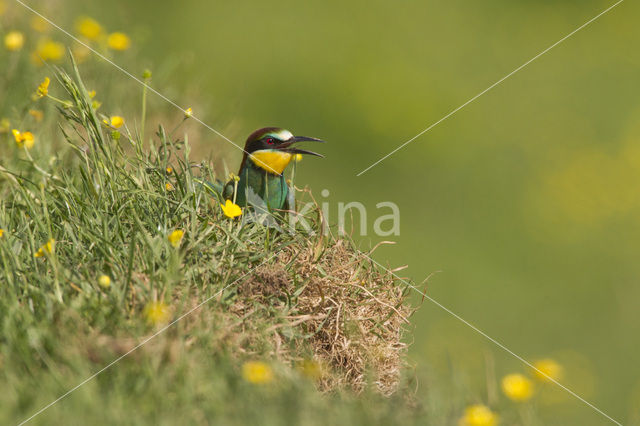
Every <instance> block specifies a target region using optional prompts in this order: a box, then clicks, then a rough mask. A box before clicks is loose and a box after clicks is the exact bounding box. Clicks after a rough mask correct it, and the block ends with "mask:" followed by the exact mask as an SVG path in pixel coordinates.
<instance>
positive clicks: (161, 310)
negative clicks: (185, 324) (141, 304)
mask: <svg viewBox="0 0 640 426" xmlns="http://www.w3.org/2000/svg"><path fill="white" fill-rule="evenodd" d="M144 317H145V318H146V319H147V322H148V323H149V324H152V325H158V324H165V323H167V322H169V319H170V318H171V310H170V309H169V306H167V304H166V303H164V302H149V303H147V306H145V308H144Z"/></svg>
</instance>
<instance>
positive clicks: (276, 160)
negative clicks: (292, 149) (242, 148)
mask: <svg viewBox="0 0 640 426" xmlns="http://www.w3.org/2000/svg"><path fill="white" fill-rule="evenodd" d="M249 159H251V161H253V164H255V165H256V166H258V167H260V168H261V169H263V170H266V171H268V172H269V173H275V174H279V175H281V174H282V172H283V171H284V169H285V168H286V167H287V166H288V165H289V163H290V162H291V160H292V159H293V155H291V154H290V153H288V152H282V151H273V150H270V149H262V150H259V151H254V152H252V153H251V154H249Z"/></svg>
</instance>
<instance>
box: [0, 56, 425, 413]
mask: <svg viewBox="0 0 640 426" xmlns="http://www.w3.org/2000/svg"><path fill="white" fill-rule="evenodd" d="M72 75H73V77H71V76H69V75H68V74H67V73H65V72H64V71H61V70H59V71H58V72H57V73H56V77H57V78H56V81H54V82H53V83H52V86H54V85H55V86H57V87H62V88H63V89H64V95H63V96H60V97H61V98H62V99H65V100H63V101H61V100H58V99H57V98H54V97H52V96H50V97H49V99H48V100H47V101H48V102H51V103H53V104H55V105H56V107H57V110H58V112H59V117H60V121H59V131H60V132H61V133H62V135H64V139H65V141H66V143H65V145H66V146H65V147H60V148H59V149H58V150H57V151H56V156H55V158H54V159H50V158H49V159H47V158H45V157H44V156H38V155H37V149H35V148H34V149H32V150H31V151H29V150H26V149H18V148H17V147H16V148H15V149H13V150H12V151H10V152H9V156H7V157H5V159H4V160H1V161H0V195H1V201H0V228H1V229H3V231H4V232H3V235H2V237H0V264H1V265H2V270H1V271H0V327H1V328H2V333H1V334H0V377H1V378H0V382H2V383H3V384H4V389H5V390H4V391H3V392H2V393H1V394H0V422H1V423H3V424H9V423H16V422H20V421H22V420H25V419H27V418H28V417H29V416H31V415H32V414H34V413H36V412H37V411H38V410H39V409H40V408H42V407H44V406H46V405H47V404H49V403H50V402H51V401H53V400H55V399H56V398H58V397H59V396H60V395H63V394H64V393H65V392H66V391H67V390H69V389H72V388H73V387H74V386H76V385H78V384H79V383H80V382H81V381H83V380H84V379H85V378H87V377H90V376H91V375H92V374H93V373H95V372H96V371H99V370H100V369H101V368H103V367H104V366H105V365H108V364H109V363H110V362H112V361H113V360H115V359H118V358H119V357H123V355H125V356H124V357H123V358H122V359H121V360H120V361H119V362H118V363H117V364H114V365H113V366H112V367H110V368H109V369H108V370H106V371H104V373H102V374H100V375H98V376H97V377H95V379H93V380H90V381H88V382H87V383H86V384H85V385H83V386H82V387H80V388H78V389H77V390H76V391H75V392H73V393H72V394H70V395H69V396H68V397H66V398H65V399H63V400H61V401H60V402H59V403H57V404H56V405H54V406H53V407H51V408H50V409H49V410H47V411H45V412H43V413H42V414H40V415H39V416H37V417H35V418H34V419H33V423H36V424H38V423H42V424H50V423H64V424H76V423H78V424H80V423H82V424H86V423H94V422H99V423H105V422H106V423H112V422H118V423H123V424H147V423H153V424H176V423H184V422H187V423H196V424H206V423H209V422H216V423H225V424H227V423H230V424H244V423H257V422H260V423H262V424H285V423H286V424H290V423H304V424H326V423H327V422H329V423H338V422H339V423H346V422H349V423H367V424H369V423H380V424H382V423H389V422H394V423H399V422H403V423H407V422H413V421H422V420H423V419H424V417H423V416H424V413H423V412H422V410H421V409H420V408H419V406H417V405H416V404H415V402H414V399H413V397H412V392H411V391H409V389H408V386H409V384H410V381H411V378H410V377H409V376H407V374H406V373H405V370H404V369H403V367H404V366H405V361H404V352H405V349H406V345H405V344H404V343H403V334H404V327H405V324H406V323H407V322H408V321H407V318H408V317H409V316H410V314H411V309H410V308H408V307H407V305H406V304H405V303H404V299H405V293H406V287H405V286H403V285H400V284H399V283H397V282H396V280H395V279H394V278H393V276H391V275H390V274H388V273H386V272H384V271H379V270H378V269H377V268H375V267H374V266H373V265H372V264H371V262H370V261H368V260H367V259H366V258H364V257H363V256H361V255H360V254H359V251H358V250H357V249H356V248H355V246H354V245H353V243H352V242H351V241H349V240H348V239H341V238H334V237H332V236H324V235H322V233H321V232H317V233H316V234H314V235H308V234H306V233H302V232H297V233H291V234H290V233H279V232H274V231H273V230H271V229H269V228H265V227H263V226H261V225H260V224H256V223H251V224H246V225H243V224H242V223H241V222H240V221H238V220H232V219H229V218H227V217H225V216H224V215H223V214H222V212H221V209H220V208H219V205H218V202H217V200H216V199H215V198H212V196H211V194H209V193H208V192H207V191H206V190H205V189H204V187H203V186H202V185H201V184H200V183H199V182H200V181H201V179H209V180H210V179H214V178H215V172H214V170H213V169H212V168H211V167H210V166H209V164H208V163H206V162H202V163H194V162H193V160H192V159H191V158H190V145H189V143H188V138H187V137H186V135H185V136H184V137H181V138H178V137H175V136H172V134H173V132H171V134H168V132H166V131H165V130H164V128H163V127H161V126H160V127H158V130H157V132H156V137H155V138H154V140H153V142H152V143H150V144H144V143H143V138H142V136H141V134H140V133H139V132H137V131H136V129H135V128H131V129H130V128H128V127H127V126H124V127H122V128H120V129H114V128H112V127H110V126H109V125H107V124H105V123H104V122H103V121H104V120H105V118H106V117H104V116H101V114H99V113H98V112H97V110H96V108H95V104H94V102H93V100H92V99H91V98H90V96H89V92H88V90H87V88H85V87H84V85H83V82H82V80H81V78H80V74H79V72H78V69H77V67H76V66H75V65H74V66H73V72H72ZM42 139H44V138H41V139H40V140H38V143H39V144H43V143H44V142H43V140H42ZM36 147H37V146H36ZM307 220H308V221H310V223H312V224H313V227H314V228H315V229H316V230H319V229H320V214H319V210H318V211H315V212H313V214H312V217H309V218H307ZM175 230H181V231H183V232H184V235H183V237H182V238H181V239H179V241H177V242H176V241H174V242H175V244H172V242H171V241H170V240H169V238H168V236H169V235H170V234H171V233H172V232H173V231H175ZM47 241H51V242H52V244H51V246H50V247H51V248H50V250H47V249H46V248H45V249H42V250H41V249H40V248H41V247H43V246H44V245H45V244H46V243H47ZM38 252H40V253H41V254H42V255H41V256H36V254H37V253H38ZM103 275H106V276H108V277H109V278H110V285H109V286H105V285H104V282H103V285H101V284H100V277H101V276H103ZM203 301H207V302H206V303H204V304H202V305H201V306H200V307H199V308H198V305H199V304H200V303H202V302H203ZM152 307H155V309H156V311H155V313H154V314H151V313H150V309H152ZM188 312H191V313H190V314H189V315H187V316H184V317H183V318H181V316H182V315H184V314H185V313H188ZM179 318H181V320H180V321H178V322H176V323H175V324H173V325H171V326H170V327H167V328H166V331H164V327H166V324H167V323H169V322H170V321H172V320H175V319H179ZM159 331H163V332H162V333H161V334H158V335H157V337H154V338H152V339H150V338H151V337H153V336H154V334H155V333H157V332H159ZM144 342H146V343H145V344H144V345H142V346H140V347H139V348H137V347H138V345H140V344H141V343H144ZM136 348H137V349H136ZM132 349H136V350H134V351H133V352H131V351H132ZM247 361H258V362H261V363H264V365H265V368H267V369H268V370H269V371H271V372H272V377H273V378H272V379H271V380H269V381H268V383H264V384H260V383H253V382H252V380H251V378H247V377H246V376H245V377H243V373H242V366H243V364H244V363H246V362H247Z"/></svg>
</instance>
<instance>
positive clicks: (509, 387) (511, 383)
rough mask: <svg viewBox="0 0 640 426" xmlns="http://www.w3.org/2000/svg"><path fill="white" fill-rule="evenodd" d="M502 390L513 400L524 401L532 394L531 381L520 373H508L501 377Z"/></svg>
mask: <svg viewBox="0 0 640 426" xmlns="http://www.w3.org/2000/svg"><path fill="white" fill-rule="evenodd" d="M502 391H503V392H504V394H505V395H507V397H508V398H509V399H511V400H513V401H526V400H528V399H529V398H531V395H532V394H533V383H531V380H529V379H527V378H526V377H525V376H523V375H522V374H509V375H507V376H505V377H503V379H502Z"/></svg>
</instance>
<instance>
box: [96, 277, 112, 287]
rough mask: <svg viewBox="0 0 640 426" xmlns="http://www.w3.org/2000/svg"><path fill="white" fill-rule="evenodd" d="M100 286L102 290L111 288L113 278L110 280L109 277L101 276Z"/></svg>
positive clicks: (99, 279)
mask: <svg viewBox="0 0 640 426" xmlns="http://www.w3.org/2000/svg"><path fill="white" fill-rule="evenodd" d="M98 285H99V286H100V287H102V288H109V287H110V286H111V278H109V275H100V276H99V277H98Z"/></svg>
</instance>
